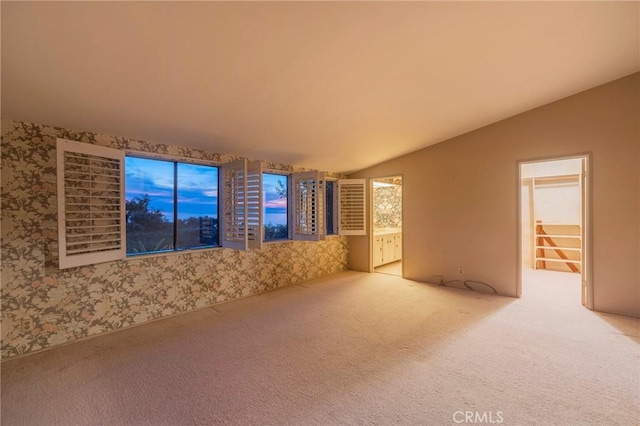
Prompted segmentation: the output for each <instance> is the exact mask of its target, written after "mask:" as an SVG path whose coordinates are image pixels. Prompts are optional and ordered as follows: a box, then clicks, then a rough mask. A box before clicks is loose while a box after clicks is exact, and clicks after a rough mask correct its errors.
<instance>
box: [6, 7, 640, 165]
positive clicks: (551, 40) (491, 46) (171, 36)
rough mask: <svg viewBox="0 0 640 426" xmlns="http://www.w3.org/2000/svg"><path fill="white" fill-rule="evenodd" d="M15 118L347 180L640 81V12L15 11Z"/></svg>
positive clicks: (11, 49)
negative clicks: (553, 105) (554, 105)
mask: <svg viewBox="0 0 640 426" xmlns="http://www.w3.org/2000/svg"><path fill="white" fill-rule="evenodd" d="M1 13H2V116H3V117H4V118H11V119H15V120H24V121H33V122H37V123H43V124H52V125H56V126H62V127H66V128H71V129H77V130H89V131H95V132H100V133H107V134H111V135H116V136H126V137H133V138H138V139H143V140H147V141H150V142H158V143H171V144H176V145H185V146H190V147H194V148H202V149H206V150H209V151H214V152H221V153H227V154H237V155H242V156H246V157H249V158H252V159H262V160H270V161H278V162H282V163H286V164H292V165H297V166H303V167H310V168H317V169H320V170H328V171H338V172H347V171H354V170H359V169H362V168H365V167H367V166H370V165H373V164H376V163H379V162H382V161H384V160H387V159H390V158H393V157H397V156H399V155H402V154H405V153H408V152H412V151H415V150H418V149H420V148H423V147H426V146H429V145H432V144H434V143H437V142H441V141H443V140H446V139H449V138H451V137H454V136H457V135H459V134H462V133H465V132H468V131H470V130H473V129H476V128H479V127H482V126H485V125H487V124H490V123H493V122H496V121H499V120H501V119H504V118H507V117H509V116H512V115H515V114H518V113H521V112H524V111H527V110H529V109H531V108H535V107H537V106H540V105H544V104H546V103H549V102H552V101H554V100H557V99H560V98H563V97H566V96H568V95H571V94H574V93H577V92H580V91H582V90H585V89H588V88H591V87H594V86H597V85H600V84H602V83H606V82H608V81H611V80H614V79H617V78H620V77H623V76H625V75H629V74H631V73H634V72H636V71H638V70H639V69H640V58H639V56H640V39H639V32H638V26H639V25H638V22H639V17H640V9H639V4H638V3H637V2H624V3H617V2H568V3H564V2H563V3H556V2H529V3H526V2H525V3H522V2H518V3H516V2H513V3H512V2H496V3H488V2H375V3H367V2H351V3H343V2H300V3H295V2H277V3H275V2H273V3H272V2H257V3H253V2H237V3H230V2H216V3H213V2H124V3H117V2H64V3H60V2H44V3H40V2H38V3H33V2H6V1H3V2H2V10H1Z"/></svg>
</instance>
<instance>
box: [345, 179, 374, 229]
mask: <svg viewBox="0 0 640 426" xmlns="http://www.w3.org/2000/svg"><path fill="white" fill-rule="evenodd" d="M366 182H367V181H366V179H340V180H338V201H339V203H340V205H339V207H338V233H339V234H340V235H367V228H366V213H367V203H366V200H367V192H366V189H367V187H366Z"/></svg>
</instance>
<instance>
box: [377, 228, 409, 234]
mask: <svg viewBox="0 0 640 426" xmlns="http://www.w3.org/2000/svg"><path fill="white" fill-rule="evenodd" d="M401 232H402V228H378V229H374V230H373V235H389V234H399V233H401Z"/></svg>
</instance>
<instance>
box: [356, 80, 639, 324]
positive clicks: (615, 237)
mask: <svg viewBox="0 0 640 426" xmlns="http://www.w3.org/2000/svg"><path fill="white" fill-rule="evenodd" d="M639 76H640V73H636V74H633V75H630V76H628V77H625V78H622V79H619V80H616V81H613V82H611V83H608V84H605V85H603V86H599V87H596V88H594V89H591V90H588V91H585V92H582V93H579V94H577V95H574V96H571V97H568V98H565V99H562V100H560V101H557V102H554V103H551V104H548V105H545V106H543V107H540V108H537V109H534V110H531V111H528V112H526V113H523V114H520V115H517V116H514V117H511V118H509V119H506V120H503V121H501V122H498V123H495V124H493V125H490V126H487V127H484V128H481V129H478V130H476V131H473V132H470V133H467V134H464V135H462V136H459V137H456V138H453V139H450V140H448V141H445V142H442V143H439V144H437V145H433V146H431V147H428V148H425V149H423V150H421V151H417V152H415V153H412V154H409V155H406V156H403V157H400V158H397V159H395V160H391V161H388V162H385V163H382V164H379V165H377V166H374V167H371V168H369V169H366V170H363V171H360V172H358V173H355V174H353V175H351V176H350V177H353V178H362V177H368V178H371V177H377V176H390V175H396V174H401V175H403V189H404V207H403V209H404V211H403V214H404V217H403V225H404V226H403V228H404V229H405V230H406V232H405V233H404V271H405V276H406V277H407V278H410V279H415V280H421V281H422V280H427V279H428V278H429V277H430V276H432V275H435V274H440V275H444V277H445V278H446V279H452V278H459V276H458V275H457V270H458V268H460V267H462V268H464V270H465V275H464V277H463V278H465V279H473V280H479V281H483V282H487V283H489V284H491V285H493V286H494V287H495V288H496V289H497V290H498V291H499V292H500V293H501V294H504V295H508V296H515V295H516V262H517V261H516V256H517V254H516V245H517V235H516V229H517V227H516V219H517V212H516V200H517V188H518V185H519V184H518V182H517V162H518V161H519V160H531V159H537V158H543V157H553V156H565V155H570V154H581V153H588V152H590V153H592V167H591V171H592V178H593V193H592V195H593V197H592V203H593V210H592V215H593V244H594V246H593V257H594V261H593V278H594V279H593V281H594V306H595V309H596V310H598V311H603V312H611V313H619V314H624V315H632V316H636V317H640V270H639V268H638V262H639V259H640V238H639V234H640V179H639V176H638V174H639V173H640V172H639V169H640V152H639V151H640V105H639V98H640V90H639ZM350 241H351V242H352V244H351V246H350V247H351V251H350V267H351V268H353V269H357V270H368V257H369V256H368V239H367V237H351V238H350Z"/></svg>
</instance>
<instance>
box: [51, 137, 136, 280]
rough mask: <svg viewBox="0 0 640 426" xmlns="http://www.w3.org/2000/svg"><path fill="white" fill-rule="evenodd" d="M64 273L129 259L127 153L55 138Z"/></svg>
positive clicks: (59, 230)
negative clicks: (125, 186)
mask: <svg viewBox="0 0 640 426" xmlns="http://www.w3.org/2000/svg"><path fill="white" fill-rule="evenodd" d="M57 165H58V169H57V178H58V239H59V243H58V253H59V266H60V269H65V268H72V267H75V266H82V265H89V264H93V263H100V262H107V261H110V260H116V259H123V258H124V257H125V238H124V236H125V203H124V189H123V188H124V151H119V150H116V149H111V148H106V147H102V146H97V145H91V144H87V143H80V142H74V141H70V140H66V139H58V140H57Z"/></svg>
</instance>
